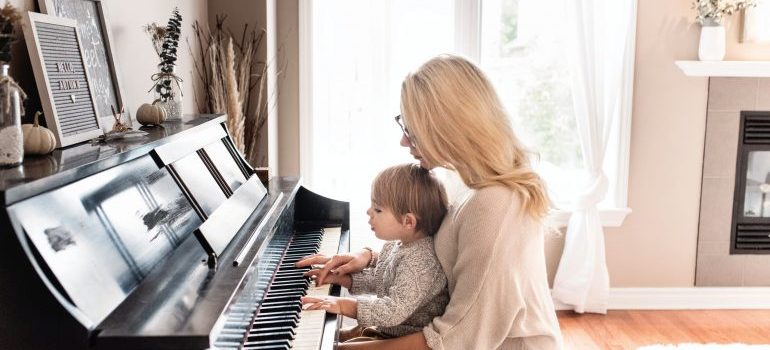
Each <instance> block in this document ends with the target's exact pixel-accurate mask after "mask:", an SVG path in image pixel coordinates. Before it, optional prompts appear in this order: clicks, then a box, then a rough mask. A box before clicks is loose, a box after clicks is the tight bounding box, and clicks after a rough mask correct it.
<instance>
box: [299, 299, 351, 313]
mask: <svg viewBox="0 0 770 350" xmlns="http://www.w3.org/2000/svg"><path fill="white" fill-rule="evenodd" d="M299 300H300V301H301V302H302V308H303V309H305V310H326V311H327V312H331V313H333V314H340V313H342V309H341V308H340V305H339V304H338V303H337V298H335V297H322V298H318V297H302V298H300V299H299Z"/></svg>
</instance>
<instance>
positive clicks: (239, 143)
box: [225, 38, 245, 152]
mask: <svg viewBox="0 0 770 350" xmlns="http://www.w3.org/2000/svg"><path fill="white" fill-rule="evenodd" d="M225 81H226V83H227V86H226V87H227V88H226V93H225V95H226V96H227V128H228V129H229V130H230V134H231V136H232V138H233V142H235V145H236V147H238V149H239V150H240V151H241V152H243V151H244V146H245V145H244V144H243V111H242V110H241V101H242V100H243V98H242V97H241V95H240V94H239V93H238V81H237V79H236V77H235V52H234V51H233V39H232V38H230V39H229V40H228V41H227V52H226V55H225Z"/></svg>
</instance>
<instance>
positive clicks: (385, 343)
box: [337, 332, 430, 350]
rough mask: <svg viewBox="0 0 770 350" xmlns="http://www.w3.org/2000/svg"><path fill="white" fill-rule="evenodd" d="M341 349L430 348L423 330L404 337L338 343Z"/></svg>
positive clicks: (428, 349)
mask: <svg viewBox="0 0 770 350" xmlns="http://www.w3.org/2000/svg"><path fill="white" fill-rule="evenodd" d="M337 349H339V350H359V349H360V350H399V349H411V350H430V348H429V347H428V343H426V342H425V336H424V335H423V334H422V332H417V333H412V334H409V335H405V336H403V337H398V338H393V339H385V340H374V341H365V342H355V343H341V344H338V345H337Z"/></svg>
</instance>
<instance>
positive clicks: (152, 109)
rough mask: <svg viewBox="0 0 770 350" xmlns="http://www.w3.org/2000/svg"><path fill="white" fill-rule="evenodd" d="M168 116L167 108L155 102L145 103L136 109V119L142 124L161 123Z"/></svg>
mask: <svg viewBox="0 0 770 350" xmlns="http://www.w3.org/2000/svg"><path fill="white" fill-rule="evenodd" d="M166 116H167V114H166V109H165V108H163V107H161V106H158V105H154V104H149V103H145V104H142V105H141V106H139V109H137V110H136V121H138V122H139V123H141V124H142V125H160V123H163V121H165V120H166Z"/></svg>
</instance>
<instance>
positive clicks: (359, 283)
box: [350, 268, 377, 294]
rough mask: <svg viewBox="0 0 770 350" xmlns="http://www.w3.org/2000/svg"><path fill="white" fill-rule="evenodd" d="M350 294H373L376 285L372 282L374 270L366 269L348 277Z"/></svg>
mask: <svg viewBox="0 0 770 350" xmlns="http://www.w3.org/2000/svg"><path fill="white" fill-rule="evenodd" d="M350 279H351V281H352V282H351V283H350V293H351V294H374V293H375V292H376V288H377V284H376V283H375V282H374V269H373V268H366V269H364V270H363V271H361V272H358V273H353V274H351V275H350Z"/></svg>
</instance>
